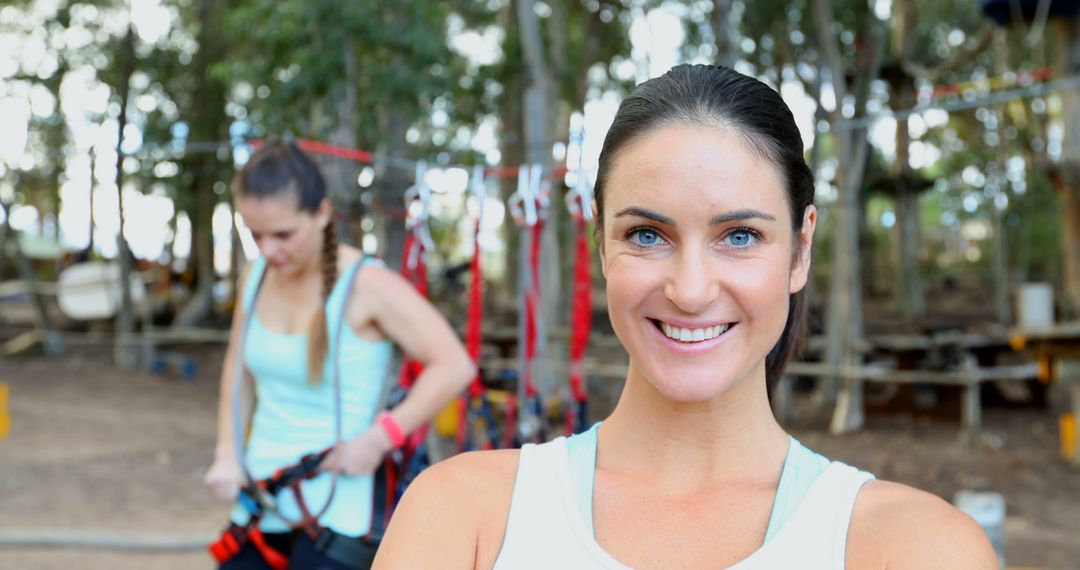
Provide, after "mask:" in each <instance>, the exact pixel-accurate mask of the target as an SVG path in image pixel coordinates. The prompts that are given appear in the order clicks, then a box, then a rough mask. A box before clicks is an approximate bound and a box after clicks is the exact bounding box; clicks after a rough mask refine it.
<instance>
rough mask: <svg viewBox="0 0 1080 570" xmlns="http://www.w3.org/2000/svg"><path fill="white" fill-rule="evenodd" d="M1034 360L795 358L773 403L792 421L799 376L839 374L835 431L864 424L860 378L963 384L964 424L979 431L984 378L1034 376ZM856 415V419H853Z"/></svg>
mask: <svg viewBox="0 0 1080 570" xmlns="http://www.w3.org/2000/svg"><path fill="white" fill-rule="evenodd" d="M1038 374H1039V366H1038V364H1037V363H1035V362H1029V363H1023V364H1015V365H1005V366H982V367H980V366H979V365H978V363H977V361H976V360H975V358H974V357H973V356H970V355H965V357H964V358H963V359H962V361H961V364H960V366H959V368H956V369H950V370H896V369H895V368H893V367H892V366H890V365H888V364H866V365H862V366H843V367H840V369H839V370H834V369H833V367H831V366H829V365H828V364H824V363H816V362H793V363H791V364H789V365H788V367H787V369H786V370H785V374H784V376H783V378H781V380H780V383H779V385H778V386H777V387H776V392H775V393H774V394H773V407H774V410H775V411H776V415H777V418H778V419H780V421H781V422H790V421H791V415H792V384H793V381H794V378H795V377H796V376H802V377H808V378H825V377H831V376H836V377H839V378H841V379H843V380H846V381H847V382H845V387H844V388H843V389H842V390H841V393H840V397H838V398H837V403H836V409H835V410H834V412H833V423H832V425H833V431H834V432H841V431H847V430H843V429H840V430H838V429H836V428H837V426H838V425H839V426H849V425H852V424H857V425H861V424H862V413H863V412H862V389H861V386H858V384H857V383H858V382H881V383H891V384H937V385H945V386H962V387H963V388H964V401H963V409H962V425H963V427H964V429H965V431H968V432H976V431H978V430H979V429H980V428H981V426H982V407H981V405H980V401H979V395H980V388H981V386H982V383H983V382H991V381H1014V380H1031V379H1034V378H1036V377H1037V376H1038ZM853 418H854V419H855V421H852V420H853Z"/></svg>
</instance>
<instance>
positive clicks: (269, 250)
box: [255, 237, 277, 258]
mask: <svg viewBox="0 0 1080 570" xmlns="http://www.w3.org/2000/svg"><path fill="white" fill-rule="evenodd" d="M275 241H276V240H273V239H270V238H268V237H264V238H259V239H256V240H255V245H257V246H258V247H259V253H261V254H262V256H263V257H266V258H271V257H274V254H276V253H277V245H276V244H275Z"/></svg>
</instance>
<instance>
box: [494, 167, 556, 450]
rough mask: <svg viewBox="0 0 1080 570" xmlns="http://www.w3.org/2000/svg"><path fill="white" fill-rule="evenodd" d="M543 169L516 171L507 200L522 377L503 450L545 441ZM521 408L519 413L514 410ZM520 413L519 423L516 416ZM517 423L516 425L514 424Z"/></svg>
mask: <svg viewBox="0 0 1080 570" xmlns="http://www.w3.org/2000/svg"><path fill="white" fill-rule="evenodd" d="M543 173H544V167H543V165H540V164H534V165H532V166H530V167H526V166H522V167H521V168H520V169H519V170H518V189H517V192H515V193H514V194H513V195H512V196H510V199H509V205H510V213H511V216H512V217H513V218H514V222H516V223H517V225H518V227H520V228H521V266H520V267H521V271H520V273H519V279H520V281H521V305H520V311H521V312H520V317H519V318H518V333H519V335H518V338H520V339H521V340H522V345H521V348H520V350H519V354H520V359H521V366H520V370H521V374H520V376H519V379H518V380H519V381H518V390H517V401H515V398H514V396H513V395H512V394H511V395H510V396H509V397H508V398H507V414H506V416H507V429H506V432H505V433H504V442H503V443H504V446H505V447H520V445H521V444H523V443H528V442H539V441H541V440H543V438H544V422H543V419H544V416H543V406H542V404H541V402H540V397H539V392H538V391H537V389H536V384H535V382H534V373H535V367H536V358H537V353H538V352H539V350H538V348H541V345H542V343H543V339H544V333H543V330H542V327H543V323H542V322H541V319H540V318H539V315H540V254H541V248H542V242H543V232H544V222H545V220H546V219H547V207H548V195H547V192H546V190H545V189H543V187H542V183H543ZM519 406H520V410H517V408H518V407H519ZM515 411H517V413H518V414H520V420H519V419H518V418H517V417H515V413H514V412H515ZM515 423H516V424H517V425H516V426H515V425H514V424H515Z"/></svg>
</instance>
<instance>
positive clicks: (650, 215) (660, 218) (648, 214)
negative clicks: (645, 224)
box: [615, 206, 675, 226]
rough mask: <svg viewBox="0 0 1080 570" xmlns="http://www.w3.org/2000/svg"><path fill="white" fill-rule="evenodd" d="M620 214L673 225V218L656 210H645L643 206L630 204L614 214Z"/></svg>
mask: <svg viewBox="0 0 1080 570" xmlns="http://www.w3.org/2000/svg"><path fill="white" fill-rule="evenodd" d="M622 216H637V217H639V218H645V219H647V220H652V221H654V222H656V223H658V224H664V225H668V226H674V225H675V220H673V219H671V218H669V217H667V216H665V215H662V214H657V213H656V212H653V211H651V210H646V209H645V208H637V207H634V206H630V207H629V208H623V209H622V210H619V212H618V213H617V214H615V217H616V218H621V217H622Z"/></svg>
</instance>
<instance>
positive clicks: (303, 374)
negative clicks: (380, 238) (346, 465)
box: [232, 257, 393, 536]
mask: <svg viewBox="0 0 1080 570" xmlns="http://www.w3.org/2000/svg"><path fill="white" fill-rule="evenodd" d="M357 263H361V264H364V265H367V264H375V263H382V262H381V261H379V260H377V259H375V258H371V257H367V258H364V259H363V260H361V261H358V262H357ZM265 271H266V260H265V259H264V258H262V257H259V258H257V259H256V260H255V261H254V262H253V263H252V266H251V271H250V274H249V277H248V281H247V283H245V285H244V293H243V300H242V302H243V304H244V305H243V306H244V310H245V311H246V312H248V313H249V314H250V313H251V311H253V310H254V305H255V297H256V292H257V291H256V289H257V287H256V284H258V283H259V281H260V280H261V279H262V276H263V273H264V272H265ZM350 275H353V272H352V271H351V268H350V270H347V271H345V272H344V273H343V274H342V276H341V278H339V279H338V282H337V283H336V284H335V285H334V289H333V291H332V292H331V294H330V297H329V298H328V299H327V301H326V321H327V325H328V330H329V342H330V346H333V345H334V344H333V343H335V342H337V341H338V339H337V330H338V322H339V321H340V319H341V318H342V314H341V313H342V306H343V305H344V303H345V289H346V285H347V283H346V278H347V277H348V276H350ZM353 292H354V293H357V291H356V290H355V289H354V291H353ZM359 294H361V295H362V294H363V291H359ZM250 322H251V325H250V327H249V329H248V331H247V338H246V340H245V343H244V351H243V354H244V364H245V366H246V367H247V369H248V371H249V372H250V373H251V375H252V376H253V377H254V378H255V394H256V406H255V415H254V417H253V418H252V424H251V435H250V438H249V440H248V444H247V450H246V457H247V467H248V469H249V470H250V471H251V474H252V476H253V477H255V478H256V479H261V478H265V477H268V476H270V475H272V474H273V473H274V471H276V470H277V469H279V468H281V467H283V466H286V465H289V464H292V463H295V462H296V461H297V460H299V459H300V457H302V456H304V455H306V454H308V453H312V452H317V451H321V450H323V449H325V448H327V447H329V446H331V445H333V444H334V438H335V433H334V379H333V376H332V372H333V367H332V366H333V363H332V362H329V361H327V362H326V364H325V365H324V367H323V377H322V380H321V382H319V383H318V385H315V386H312V385H311V384H310V383H309V382H308V372H307V370H308V368H307V341H308V337H307V335H306V334H285V333H279V332H274V331H270V330H267V329H266V328H265V327H264V326H263V324H262V323H261V322H260V321H259V317H258V315H256V314H253V315H252V316H251V321H250ZM341 337H342V338H341V339H340V341H341V345H340V349H339V352H338V362H337V365H338V366H339V367H340V370H341V373H340V378H341V422H342V423H341V437H342V440H348V439H351V438H353V437H356V436H357V435H359V434H361V433H363V432H364V431H365V430H366V429H367V428H368V427H369V426H371V424H372V422H373V420H374V417H375V413H376V411H377V410H376V408H377V407H378V406H379V400H380V398H381V395H382V388H383V384H384V382H385V381H387V376H388V374H389V368H390V362H391V356H392V352H393V346H392V344H391V343H390V342H389V341H380V342H372V341H369V340H364V339H362V338H360V337H358V336H356V333H355V332H354V331H353V329H352V327H350V326H349V325H348V323H344V324H343V326H342V327H341ZM331 479H332V476H331V475H330V474H329V473H322V474H320V475H319V476H318V477H316V478H314V479H311V480H309V481H306V482H304V483H303V484H302V490H303V495H304V502H305V503H306V504H307V507H308V509H310V510H311V511H312V512H313V513H317V512H318V510H319V509H321V508H322V507H323V505H324V504H326V499H327V497H328V496H329V493H330V490H331ZM373 487H374V479H373V477H372V476H370V475H368V476H364V477H347V476H339V477H338V479H337V485H336V487H335V488H334V496H333V502H332V504H331V505H330V507H329V509H328V510H327V511H326V513H325V514H324V515H323V516H322V518H320V519H319V520H320V523H321V524H322V525H323V526H325V527H328V528H331V529H333V530H334V531H336V532H338V533H341V534H345V535H348V536H362V535H364V534H366V533H367V532H368V530H369V528H370V525H371V507H372V505H371V502H372V498H373V496H372V493H373ZM277 499H278V510H279V511H281V513H282V514H283V515H285V517H286V518H287V519H288V520H291V521H296V520H298V519H299V518H300V511H299V508H298V507H297V505H296V502H295V500H294V497H293V494H292V493H291V492H290V491H283V492H282V493H281V494H280V495H278V497H277ZM232 520H233V522H236V523H239V524H244V523H245V522H247V520H248V513H247V511H246V510H245V509H244V508H243V507H242V506H240V505H237V506H236V507H234V509H233V512H232ZM259 526H260V528H262V530H263V531H264V532H286V531H288V530H289V525H288V524H287V523H286V522H285V521H282V520H281V519H280V518H279V517H277V516H274V515H273V514H271V513H266V514H265V515H264V516H263V518H262V520H261V521H260V524H259Z"/></svg>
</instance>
